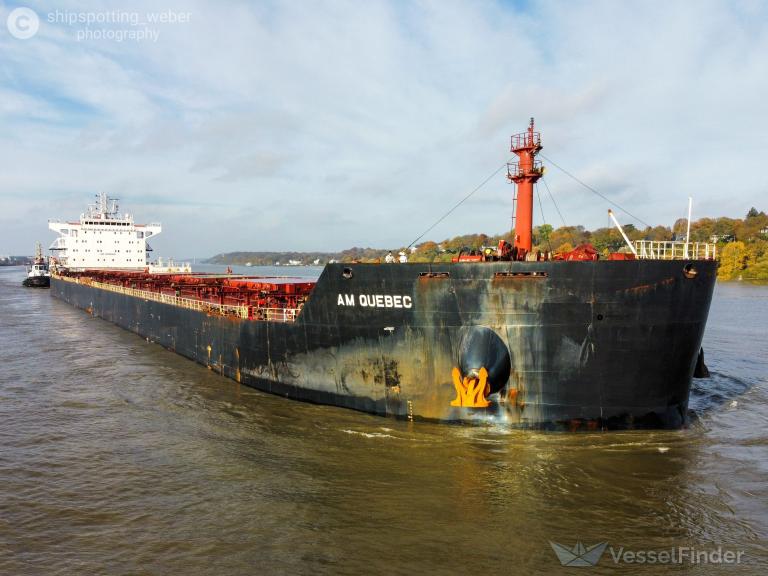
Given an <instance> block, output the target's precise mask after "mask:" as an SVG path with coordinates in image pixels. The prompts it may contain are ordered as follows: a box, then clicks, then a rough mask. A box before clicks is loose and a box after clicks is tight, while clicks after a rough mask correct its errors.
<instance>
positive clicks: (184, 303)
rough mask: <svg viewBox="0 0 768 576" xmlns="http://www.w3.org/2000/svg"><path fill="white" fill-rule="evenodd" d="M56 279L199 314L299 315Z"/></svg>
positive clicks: (271, 318) (282, 318)
mask: <svg viewBox="0 0 768 576" xmlns="http://www.w3.org/2000/svg"><path fill="white" fill-rule="evenodd" d="M56 278H57V279H59V280H65V281H67V282H73V283H75V284H84V285H87V286H92V287H94V288H99V289H101V290H107V291H109V292H116V293H118V294H125V295H127V296H133V297H136V298H143V299H144V300H154V301H155V302H162V303H163V304H170V305H172V306H178V307H180V308H188V309H190V310H197V311H199V312H208V313H214V314H220V315H222V316H235V317H238V318H242V319H243V320H249V319H250V320H266V321H267V322H294V321H295V320H296V317H297V316H298V315H299V310H300V309H299V308H262V307H259V306H246V305H244V304H219V303H218V302H208V301H206V300H196V299H194V298H184V297H182V296H172V295H171V294H163V293H162V292H151V291H149V290H139V289H137V288H128V287H126V286H118V285H116V284H108V283H106V282H98V281H97V280H91V279H90V278H72V277H69V276H58V275H57V276H56Z"/></svg>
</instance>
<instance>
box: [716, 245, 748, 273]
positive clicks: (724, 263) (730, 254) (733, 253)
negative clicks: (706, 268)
mask: <svg viewBox="0 0 768 576" xmlns="http://www.w3.org/2000/svg"><path fill="white" fill-rule="evenodd" d="M746 267H747V247H746V246H745V245H744V242H731V243H729V244H726V245H725V247H724V248H723V249H722V250H721V251H720V269H719V270H718V275H719V276H720V278H722V279H724V280H734V279H736V278H738V277H739V276H740V275H741V274H742V272H743V271H744V269H745V268H746Z"/></svg>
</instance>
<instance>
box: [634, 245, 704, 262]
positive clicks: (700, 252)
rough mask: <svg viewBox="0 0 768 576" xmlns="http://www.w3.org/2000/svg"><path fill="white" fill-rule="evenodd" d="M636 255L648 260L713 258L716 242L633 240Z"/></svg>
mask: <svg viewBox="0 0 768 576" xmlns="http://www.w3.org/2000/svg"><path fill="white" fill-rule="evenodd" d="M634 244H635V250H636V251H637V257H638V258H641V259H649V260H714V259H715V258H716V257H717V244H710V243H709V242H680V241H669V240H635V242H634Z"/></svg>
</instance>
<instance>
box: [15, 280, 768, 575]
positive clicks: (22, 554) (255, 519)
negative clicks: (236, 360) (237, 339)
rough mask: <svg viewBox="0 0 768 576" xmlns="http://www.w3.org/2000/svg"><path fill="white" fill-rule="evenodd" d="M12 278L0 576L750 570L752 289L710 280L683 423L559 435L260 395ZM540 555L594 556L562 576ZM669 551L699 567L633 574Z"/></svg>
mask: <svg viewBox="0 0 768 576" xmlns="http://www.w3.org/2000/svg"><path fill="white" fill-rule="evenodd" d="M293 271H295V270H292V272H293ZM23 276H24V271H23V270H22V269H21V268H0V359H1V360H2V363H1V364H0V574H2V575H25V574H30V575H32V574H34V575H38V574H45V575H56V574H62V575H64V574H66V575H69V574H72V575H75V574H77V575H85V574H152V575H155V574H179V575H181V574H183V575H197V574H201V575H208V574H210V575H229V574H232V575H240V574H243V575H245V574H248V575H251V574H313V575H314V574H350V575H352V574H354V575H357V574H374V575H377V574H403V575H405V574H408V575H413V574H460V575H466V574H475V573H485V574H522V573H525V574H559V573H565V574H572V573H574V572H576V573H585V574H586V573H594V574H614V573H619V574H621V573H623V574H635V573H649V574H655V573H659V574H661V573H664V574H666V573H684V574H687V573H692V574H756V575H757V574H766V573H768V485H767V483H766V481H767V480H768V330H767V327H768V287H756V286H749V285H737V284H720V285H718V287H717V289H716V292H715V299H714V302H713V305H712V311H711V314H710V321H709V324H708V328H707V333H706V337H705V343H704V347H705V351H706V359H707V363H708V365H709V367H710V370H711V371H712V378H710V379H708V380H699V381H696V382H695V389H694V391H693V396H692V401H691V408H692V411H693V413H692V423H691V424H690V426H689V427H688V428H687V429H685V430H681V431H664V432H620V433H591V434H586V433H582V434H575V435H574V434H565V433H532V432H519V431H507V430H503V429H497V428H488V427H466V426H455V425H454V426H447V425H437V424H423V423H415V424H414V423H408V422H400V421H395V420H391V419H385V418H380V417H374V416H369V415H366V414H360V413H356V412H352V411H347V410H343V409H339V408H333V407H323V406H314V405H310V404H303V403H299V402H293V401H290V400H285V399H282V398H278V397H274V396H270V395H267V394H263V393H260V392H257V391H254V390H251V389H249V388H247V387H243V386H239V385H238V384H236V383H235V382H233V381H230V380H228V379H225V378H221V377H219V376H216V375H215V374H213V373H211V372H209V371H207V370H206V369H205V368H203V367H201V366H198V365H196V364H194V363H193V362H191V361H188V360H185V359H183V358H181V357H179V356H177V355H175V354H173V353H171V352H168V351H166V350H164V349H162V348H160V347H159V346H157V345H153V344H149V343H147V342H145V341H144V340H142V339H141V338H139V337H137V336H135V335H134V334H131V333H129V332H126V331H123V330H121V329H120V328H117V327H116V326H113V325H111V324H108V323H106V322H104V321H102V320H99V319H95V318H92V317H90V316H88V315H87V314H85V313H84V312H82V311H80V310H77V309H75V308H72V307H71V306H69V305H67V304H65V303H62V302H60V301H58V300H56V299H54V298H52V297H51V296H50V294H49V292H48V291H45V290H30V289H23V288H21V286H20V283H21V280H22V278H23ZM550 541H553V542H556V543H560V544H563V545H566V546H567V547H569V548H570V547H572V546H574V545H575V544H576V542H577V541H581V542H583V543H584V544H585V545H586V546H591V545H594V544H598V543H602V542H607V543H608V547H607V548H606V549H605V550H604V553H603V555H602V557H601V559H600V561H599V563H598V564H597V566H594V567H587V568H581V569H580V570H581V571H580V570H578V569H575V568H565V567H561V565H560V562H559V561H558V558H557V556H556V555H555V552H554V551H553V548H552V547H551V544H550ZM679 547H684V548H689V547H690V548H694V549H695V551H697V552H701V551H703V553H704V554H708V556H707V559H708V562H707V563H704V562H703V560H704V559H703V557H702V556H701V555H700V556H699V557H698V559H699V560H700V561H701V562H699V563H691V562H690V561H685V562H683V563H676V564H666V563H665V564H661V563H659V562H656V563H653V564H650V563H648V562H646V563H638V560H637V559H638V558H639V557H640V556H639V554H640V552H642V551H653V552H654V553H655V554H657V553H660V552H664V551H665V550H667V551H668V550H670V549H671V548H679ZM718 548H719V549H720V552H721V556H720V558H722V557H723V556H722V554H724V553H726V552H730V553H732V554H733V555H734V556H736V554H737V553H739V552H740V553H741V556H740V563H738V564H733V563H730V564H724V563H713V562H712V561H709V560H714V561H717V559H718V557H717V556H716V552H717V550H718ZM628 551H629V552H630V553H634V554H636V556H635V558H634V560H635V561H634V562H630V561H629V560H631V559H632V558H631V556H628V555H627V554H626V552H628ZM648 558H649V556H646V559H648ZM657 558H658V559H661V556H659V557H657Z"/></svg>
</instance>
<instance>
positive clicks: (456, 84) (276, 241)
mask: <svg viewBox="0 0 768 576" xmlns="http://www.w3.org/2000/svg"><path fill="white" fill-rule="evenodd" d="M30 5H31V6H32V7H33V8H34V9H35V10H37V12H38V14H40V16H41V27H40V31H39V33H38V34H37V36H35V37H34V38H32V39H30V40H25V41H22V40H17V39H15V38H13V37H11V36H10V35H9V34H7V33H6V32H5V30H2V31H0V54H2V56H0V129H1V130H0V154H2V158H3V160H4V162H3V175H2V179H0V211H1V212H0V229H2V230H3V233H2V234H1V235H0V242H1V244H0V252H2V253H5V252H12V253H13V252H28V251H29V250H30V248H29V247H30V246H32V244H33V242H34V240H35V239H37V238H41V239H46V238H49V237H50V235H49V234H48V233H47V232H46V220H47V218H48V217H61V218H65V217H75V216H77V215H78V214H79V212H80V211H81V210H82V208H83V207H84V206H85V204H86V203H87V202H88V201H90V197H91V194H93V193H95V192H97V191H100V190H104V191H107V192H109V193H113V194H114V195H117V196H120V197H121V198H122V202H123V204H124V206H125V208H127V209H129V210H131V211H132V212H134V213H135V214H136V216H137V218H139V219H143V220H162V221H163V223H164V225H165V232H164V234H163V235H162V236H161V237H158V239H157V240H156V242H155V244H156V246H155V249H156V253H161V254H176V255H184V256H187V255H193V254H194V255H201V256H202V255H210V254H213V253H215V252H219V251H225V250H243V249H254V250H258V249H264V250H268V249H281V248H284V249H289V248H297V249H340V248H344V247H348V246H352V245H374V246H380V247H382V248H386V247H394V246H396V245H401V244H407V243H408V242H410V241H411V240H412V239H413V238H415V237H416V236H418V234H419V233H421V232H422V231H423V230H424V229H426V228H427V227H428V226H429V225H430V224H432V222H433V221H434V220H435V219H437V218H438V217H439V216H440V215H441V214H442V213H443V212H445V211H446V210H448V209H449V208H450V207H451V206H452V205H453V204H454V203H455V202H456V201H458V200H459V199H460V198H462V197H463V196H464V195H465V194H466V193H467V192H468V191H470V190H471V189H473V188H474V187H475V186H476V185H477V184H479V183H480V182H481V181H482V180H483V179H484V178H485V177H486V176H487V175H488V174H490V173H491V172H492V171H493V170H495V169H496V168H498V167H499V166H500V165H501V164H502V163H503V162H504V161H505V160H506V159H507V158H508V157H509V152H508V146H509V135H510V134H511V133H514V132H518V131H522V130H523V129H525V127H526V124H527V121H528V117H529V116H532V115H533V116H536V118H537V123H538V125H539V127H540V129H541V130H542V132H543V138H544V145H545V148H544V151H543V153H544V154H545V155H546V156H548V157H551V158H552V159H553V160H554V161H555V162H557V163H558V164H560V165H562V166H563V167H565V168H566V169H568V170H569V171H571V172H573V173H574V174H576V175H577V176H578V177H579V178H581V179H582V180H584V181H585V182H587V183H589V184H590V185H592V186H594V187H595V188H597V189H598V190H600V191H601V192H603V193H604V194H606V195H607V196H609V197H611V198H612V199H614V200H615V201H616V202H619V203H620V204H622V205H623V206H625V207H626V208H627V209H628V210H629V211H630V212H632V213H634V214H636V215H638V216H639V217H640V218H642V219H643V220H645V221H647V222H650V223H652V224H657V223H671V222H672V221H674V220H675V219H676V218H677V217H678V216H680V215H682V214H683V213H684V211H685V207H686V198H687V196H688V195H689V194H693V195H694V198H695V200H696V207H697V208H699V210H700V211H699V214H698V215H701V216H704V215H708V216H717V215H721V214H726V215H732V216H734V215H743V213H745V212H746V210H747V209H748V208H749V207H750V206H751V205H753V204H754V205H756V206H758V207H759V208H762V209H765V208H766V206H764V205H761V204H760V203H761V202H764V201H765V200H764V198H765V192H766V188H767V187H768V186H766V184H765V180H766V178H765V177H764V176H763V174H762V162H761V161H762V159H763V158H764V157H765V154H766V149H767V148H768V142H767V141H766V138H765V134H766V133H768V126H767V124H768V117H766V115H765V114H764V113H763V108H764V101H765V99H766V90H767V89H768V77H766V76H765V74H764V67H765V62H766V61H768V34H767V32H768V27H767V26H766V22H767V21H768V20H767V19H766V16H767V14H766V12H767V10H768V9H767V8H766V6H765V5H764V4H762V3H753V4H749V3H744V4H740V5H736V6H732V5H731V4H728V3H725V2H705V3H702V2H675V3H661V2H659V3H654V2H643V3H620V2H608V1H605V2H600V1H595V2H579V3H571V2H542V3H531V4H525V3H523V4H522V6H524V9H521V8H520V7H519V6H518V5H517V4H516V3H512V4H507V3H496V2H479V3H478V2H458V1H457V2H427V1H424V2H413V3H407V4H406V3H400V2H383V1H377V2H365V3H363V2H351V1H347V2H342V1H335V2H322V3H321V2H317V3H299V2H274V3H259V4H257V5H250V4H248V3H243V2H231V3H215V2H203V1H199V2H191V3H189V2H184V3H182V2H175V1H171V2H165V1H163V2H160V3H157V2H143V3H141V2H139V3H131V5H130V7H129V8H126V6H125V4H124V3H117V2H112V3H107V4H104V3H96V2H92V3H89V2H85V3H81V2H77V3H76V2H70V3H67V2H64V3H63V4H62V5H60V6H59V7H58V8H57V9H58V10H60V11H64V12H66V11H69V12H70V13H84V12H88V11H90V12H93V13H105V12H107V11H109V10H130V11H136V12H138V13H140V14H142V15H145V14H146V13H147V12H155V13H158V12H162V11H168V10H170V11H172V12H175V13H189V14H190V19H189V22H188V23H183V24H167V25H157V26H156V27H155V28H156V30H157V31H158V32H159V37H158V40H157V42H151V41H144V42H135V41H124V42H120V43H118V42H114V41H110V40H90V41H78V40H77V38H76V34H77V31H78V30H79V29H81V28H82V25H75V26H69V25H66V24H51V23H50V22H49V21H48V13H49V11H50V8H49V7H47V6H45V5H44V4H43V3H31V4H30ZM78 11H79V12H78ZM6 12H7V10H6ZM0 16H2V21H3V22H4V21H5V12H3V13H2V14H0ZM142 20H146V18H145V17H144V16H143V17H142ZM100 26H101V27H106V28H109V27H110V26H109V25H100ZM112 28H114V29H117V28H120V26H117V25H115V26H112ZM123 28H126V27H125V26H123ZM547 180H548V183H549V185H550V187H551V189H552V192H553V193H554V195H555V197H556V198H557V199H558V203H559V205H560V209H561V210H562V212H563V214H564V216H565V217H566V220H567V221H568V223H569V224H574V223H583V224H585V225H587V226H598V225H606V223H607V222H606V215H605V211H606V209H607V208H608V205H607V204H606V203H605V202H603V201H601V200H600V199H598V198H597V197H595V196H593V195H591V194H590V193H589V192H587V191H585V190H584V189H583V188H582V187H580V186H579V185H578V184H576V183H574V182H573V181H572V180H571V179H570V178H568V177H566V176H565V175H563V174H562V173H560V172H559V171H558V170H557V169H556V168H554V167H550V169H549V171H548V173H547ZM541 191H542V200H543V203H544V209H545V214H546V217H547V220H548V221H549V222H551V223H554V224H555V225H557V224H559V217H558V216H557V215H556V212H555V210H554V208H553V207H552V205H551V202H550V201H549V199H548V195H547V194H546V193H545V192H544V190H543V188H542V190H541ZM511 197H512V188H511V186H510V185H509V184H507V183H506V181H505V179H504V177H503V174H499V176H498V178H496V179H494V180H492V181H491V182H489V183H488V185H487V186H485V187H484V188H483V189H482V190H481V191H480V192H478V193H477V194H476V196H475V197H473V198H472V200H471V201H469V202H467V204H466V205H465V206H463V207H462V208H460V209H459V210H457V211H456V212H455V213H454V214H453V215H452V216H451V217H449V218H448V219H446V221H445V222H444V223H442V224H441V225H440V226H438V227H437V228H436V229H435V230H433V231H432V232H431V233H430V235H429V236H430V237H431V238H432V239H437V240H439V239H442V238H444V237H447V236H450V235H454V234H459V233H468V232H479V231H484V232H489V233H494V232H500V231H502V230H504V229H505V227H507V226H508V225H509V214H510V212H511V206H510V205H509V203H510V202H511ZM535 218H536V219H537V220H538V219H539V211H538V208H537V210H536V215H535ZM622 219H623V220H626V221H628V218H622Z"/></svg>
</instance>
